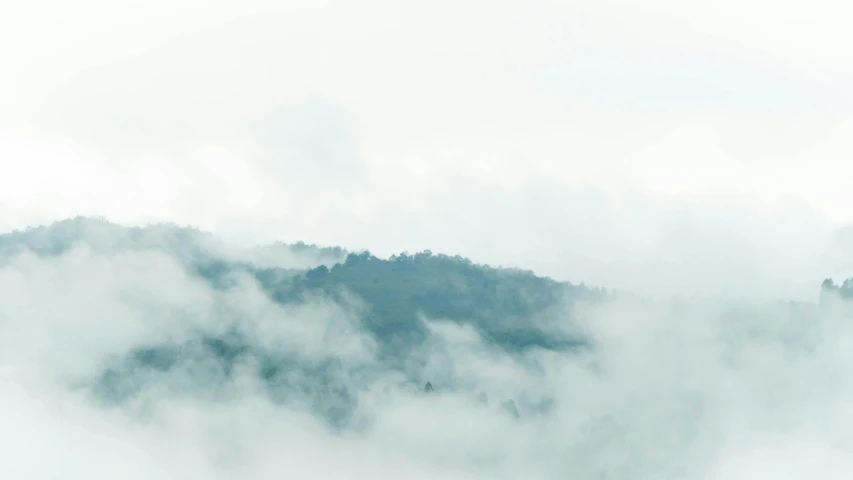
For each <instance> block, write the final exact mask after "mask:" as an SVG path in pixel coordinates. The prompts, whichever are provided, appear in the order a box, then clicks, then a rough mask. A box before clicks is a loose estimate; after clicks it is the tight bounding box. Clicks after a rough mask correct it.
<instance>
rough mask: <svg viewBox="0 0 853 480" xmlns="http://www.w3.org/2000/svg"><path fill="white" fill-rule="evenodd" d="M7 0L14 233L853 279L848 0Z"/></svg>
mask: <svg viewBox="0 0 853 480" xmlns="http://www.w3.org/2000/svg"><path fill="white" fill-rule="evenodd" d="M7 3H9V4H8V5H4V7H3V9H2V14H0V61H2V65H3V67H2V68H3V74H2V75H0V105H2V108H0V162H2V168H3V172H4V173H3V175H0V228H2V230H4V231H5V230H10V229H13V228H22V227H25V226H27V225H31V224H36V223H45V222H50V221H53V220H56V219H61V218H66V217H69V216H74V215H78V214H83V215H104V216H106V217H107V218H109V219H111V220H114V221H118V222H122V223H134V224H135V223H142V222H150V221H162V220H168V221H176V222H179V223H181V224H192V225H196V226H199V227H201V228H204V229H207V230H211V231H213V232H216V233H218V234H221V235H222V236H224V237H225V238H227V239H229V240H232V241H235V242H239V243H262V242H267V241H271V240H284V241H296V240H305V241H308V242H317V243H323V244H339V245H343V246H347V247H351V248H368V249H370V250H371V251H374V252H375V253H377V254H381V255H388V254H391V253H394V252H399V251H402V250H409V251H414V250H421V249H425V248H430V249H432V250H433V251H441V252H447V253H451V254H457V253H458V254H462V255H467V256H471V257H473V258H474V259H475V260H477V261H482V262H489V263H494V264H503V265H518V266H523V267H528V268H533V269H535V270H536V271H537V272H539V273H542V274H549V275H553V276H556V277H557V278H560V279H567V280H572V281H575V282H579V281H586V282H588V283H596V284H605V285H607V286H611V287H620V288H628V289H633V290H637V291H643V292H646V293H660V292H661V291H666V292H678V293H692V292H696V291H703V292H713V293H725V294H731V293H737V292H743V291H745V290H746V289H751V291H750V293H751V294H752V293H754V294H761V295H764V296H768V297H778V296H783V297H788V298H808V299H811V298H814V297H815V296H816V293H817V292H816V291H815V286H816V285H817V284H816V283H815V282H816V281H817V282H819V281H820V280H821V279H822V278H823V277H825V276H829V275H837V276H840V275H842V274H845V273H849V272H846V271H844V270H843V268H842V267H841V266H842V265H844V264H845V262H846V261H847V260H845V259H849V258H853V257H851V255H850V250H848V249H847V248H846V247H844V246H840V247H839V245H836V244H834V243H833V239H832V238H831V237H830V236H829V235H830V233H831V232H832V231H833V230H835V229H836V228H838V227H840V226H843V225H846V224H848V223H853V211H851V210H850V208H849V205H851V204H853V189H850V188H849V175H848V170H849V168H848V166H847V163H849V159H850V158H851V154H853V96H851V93H850V89H849V85H850V81H851V80H853V78H851V77H853V56H851V55H850V54H849V47H848V45H851V44H853V31H851V29H850V28H849V25H848V20H849V18H850V15H851V13H853V12H851V9H853V7H850V6H847V5H845V4H844V3H843V2H837V1H829V0H819V1H813V2H808V3H805V2H793V1H773V2H770V1H761V0H738V1H717V2H685V1H674V0H673V1H667V0H645V1H633V0H600V1H595V2H591V1H588V2H577V1H572V0H561V1H541V0H531V1H525V2H506V1H488V2H487V1H462V2H460V1H444V0H439V1H432V2H417V3H415V2H391V1H374V0H366V1H360V2H334V1H326V2H323V1H316V2H313V1H299V2H291V1H271V0H270V1H263V0H246V1H241V2H200V1H159V0H158V1H150V0H149V1H144V2H143V1H120V2H118V1H114V0H110V1H107V0H102V1H99V0H80V1H76V2H62V1H40V0H33V1H28V2H7ZM697 272H701V273H698V274H697Z"/></svg>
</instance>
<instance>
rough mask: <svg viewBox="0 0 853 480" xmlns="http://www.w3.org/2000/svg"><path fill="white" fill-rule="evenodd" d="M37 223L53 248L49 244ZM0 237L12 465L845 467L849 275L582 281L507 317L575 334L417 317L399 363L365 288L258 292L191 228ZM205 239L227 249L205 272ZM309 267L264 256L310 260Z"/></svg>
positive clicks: (752, 472)
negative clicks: (699, 291)
mask: <svg viewBox="0 0 853 480" xmlns="http://www.w3.org/2000/svg"><path fill="white" fill-rule="evenodd" d="M69 225H76V228H70V227H69ZM169 229H172V231H173V234H174V233H175V232H182V233H183V236H182V237H180V238H181V240H180V241H173V242H172V245H171V246H168V244H166V245H167V247H166V248H164V247H163V245H164V243H163V242H161V243H159V244H156V243H148V244H146V243H145V242H143V241H139V242H138V243H121V242H117V241H115V239H116V238H117V237H121V238H131V237H133V236H134V235H132V234H133V232H136V235H135V237H136V238H140V239H145V238H152V237H156V235H157V233H158V232H162V231H168V230H169ZM69 231H71V232H74V233H73V234H72V235H69V234H68V233H67V232H69ZM63 233H64V236H63ZM46 237H50V238H54V239H55V240H54V244H53V246H54V247H56V246H59V245H62V247H63V248H44V244H45V242H44V238H46ZM2 238H3V245H4V246H5V247H6V250H5V251H6V252H7V253H6V254H4V258H3V262H2V265H3V266H2V269H0V292H2V294H0V295H2V297H0V319H2V321H0V339H2V340H0V365H2V380H0V385H2V386H0V402H2V409H0V411H2V415H3V417H4V419H3V425H4V426H6V428H4V429H3V433H2V435H1V436H0V438H2V441H1V443H2V446H3V450H4V451H5V452H7V456H6V458H7V461H5V462H4V463H3V465H2V467H0V469H1V470H0V473H2V474H3V475H4V477H6V478H34V479H42V478H55V477H56V476H58V475H63V476H65V477H66V478H89V479H98V478H104V479H106V478H113V477H114V476H116V475H129V476H130V477H131V478H154V477H156V478H182V479H187V478H199V479H200V478H247V477H249V478H268V477H273V476H287V477H291V478H341V477H346V478H399V477H406V478H425V479H426V478H454V479H455V478H460V479H462V478H465V479H478V478H543V479H546V478H632V479H635V478H686V479H697V478H710V479H715V478H720V479H723V478H725V479H732V478H735V479H736V478H744V479H746V478H750V479H753V478H774V479H780V478H781V479H786V478H791V479H795V478H803V477H804V476H806V475H818V476H820V477H821V478H842V477H846V472H849V471H850V470H849V469H850V468H851V465H850V460H849V458H850V455H849V453H850V448H851V447H853V444H851V443H850V440H851V438H850V434H849V432H850V431H851V426H853V425H851V424H850V422H851V421H853V417H851V416H850V414H849V408H848V406H847V405H848V404H849V402H850V401H851V399H853V390H851V388H849V387H848V385H847V383H848V382H846V379H847V378H849V377H850V375H851V374H853V372H851V371H850V369H851V368H853V367H850V365H853V358H850V355H851V354H850V353H849V351H850V349H849V344H850V341H851V339H853V337H851V333H853V332H851V328H850V321H849V319H850V314H851V311H850V306H849V305H847V304H846V302H845V301H844V300H843V299H842V298H841V297H840V296H839V294H838V293H837V291H830V292H828V293H826V295H825V298H824V299H823V300H821V302H820V303H818V302H817V293H819V290H820V285H817V286H816V292H815V293H816V296H815V301H814V302H764V301H746V300H737V301H736V300H725V299H723V300H713V299H708V298H701V299H694V300H677V299H675V300H666V301H660V300H654V299H649V298H644V297H642V296H636V295H627V294H622V293H618V292H612V291H611V292H604V293H603V294H596V295H592V294H583V295H581V294H579V293H577V292H576V293H575V294H574V295H575V296H574V297H571V296H570V297H560V298H561V299H556V300H555V301H554V302H553V304H549V308H548V310H547V312H548V314H547V315H546V316H545V317H541V315H539V317H541V318H540V320H535V318H533V317H530V318H528V319H523V320H517V321H516V324H515V328H516V333H515V335H521V333H518V332H523V331H524V329H535V328H539V327H542V328H544V331H546V332H548V335H551V336H553V337H554V338H557V337H559V334H560V333H561V332H563V333H565V332H571V334H572V335H574V338H582V339H583V340H582V342H577V343H575V344H573V345H570V346H559V345H558V346H549V345H547V344H542V345H537V344H528V345H524V344H522V343H516V344H513V343H506V342H504V340H502V338H503V337H494V336H490V332H491V331H490V330H488V326H487V327H485V330H484V327H483V326H482V325H481V324H478V323H470V322H467V321H466V319H465V318H452V317H444V318H441V317H439V318H430V317H429V316H427V315H425V314H423V313H421V314H420V315H419V317H418V320H417V322H419V323H420V324H421V325H423V327H424V328H423V332H424V334H423V336H422V337H419V340H417V341H416V342H415V343H409V344H406V345H408V347H406V350H405V351H404V352H403V353H402V358H403V361H402V362H399V361H397V360H399V358H398V357H399V353H400V352H396V354H395V353H394V352H392V353H390V354H389V350H388V349H389V348H390V349H391V350H393V349H394V348H397V347H395V345H397V344H395V343H394V340H393V339H392V337H384V336H383V335H381V334H377V333H376V331H375V330H371V328H368V326H367V325H366V322H368V319H367V317H368V314H369V312H370V310H371V308H375V305H374V306H371V305H368V304H365V303H364V301H362V300H361V299H360V298H358V296H357V295H354V294H353V293H352V292H348V293H347V292H344V291H334V290H330V291H328V292H327V293H321V292H320V291H311V292H309V293H307V294H306V295H304V296H300V297H299V298H298V300H296V299H294V300H284V301H283V300H281V297H280V296H279V297H276V296H275V294H274V293H271V290H270V289H269V288H267V287H268V286H269V285H268V284H269V282H273V284H275V285H279V284H280V283H281V282H282V281H283V280H281V279H282V278H285V277H276V278H277V279H276V280H269V278H272V277H263V276H261V277H259V276H258V275H257V274H253V273H252V272H253V271H254V272H268V271H270V267H268V266H266V265H261V266H260V267H256V266H255V264H254V263H252V258H253V257H252V253H251V252H246V251H242V252H241V251H239V250H238V249H232V250H228V249H224V248H220V250H219V251H220V252H226V253H218V254H217V253H213V251H211V250H210V249H209V247H208V245H210V244H211V243H210V240H211V239H210V237H209V236H208V235H204V234H202V233H201V232H198V231H195V230H188V229H182V228H179V227H177V226H171V227H169V226H149V227H140V228H137V229H136V230H133V229H125V228H124V227H120V226H116V225H114V224H110V223H108V222H105V221H103V220H90V219H75V220H70V221H66V222H62V223H58V224H53V225H49V226H45V227H40V228H37V229H30V230H28V231H25V232H18V233H16V234H6V235H3V237H2ZM205 239H206V240H205ZM13 245H14V246H15V248H12V246H13ZM303 248H307V247H303ZM315 248H320V247H315ZM193 251H205V252H207V255H209V256H211V257H213V260H210V259H209V260H207V261H214V260H229V261H233V262H236V263H233V264H232V266H231V267H229V268H228V269H226V271H225V273H224V274H219V273H216V274H214V273H211V272H212V271H211V270H205V269H204V268H201V267H202V266H203V264H198V263H196V264H194V263H193V260H192V259H193V258H198V256H195V257H193V256H189V255H188V254H187V252H193ZM8 252H11V253H8ZM235 252H237V253H235ZM241 255H242V256H241ZM308 256H309V257H311V254H310V253H309V255H308ZM362 257H363V256H359V255H352V256H351V258H349V259H348V260H347V261H346V264H347V265H349V268H355V267H356V266H358V264H355V263H354V262H355V260H354V259H358V258H362ZM313 258H316V255H315V256H314V257H313ZM364 258H368V257H364ZM373 258H375V257H373ZM420 258H421V261H422V262H429V261H431V260H430V259H432V258H441V257H434V256H432V257H430V256H427V257H420ZM302 261H305V260H304V259H302V260H295V261H294V262H295V263H294V265H290V268H288V267H287V266H277V267H275V268H274V269H273V270H276V271H279V270H280V271H282V272H287V273H282V275H293V276H300V275H306V272H310V271H313V270H306V269H305V268H304V267H302V266H301V265H300V262H302ZM315 261H316V260H315ZM365 261H367V262H380V263H377V265H380V264H384V263H383V262H386V263H387V262H393V261H394V260H381V259H375V260H365ZM447 261H450V260H447ZM459 261H461V260H459ZM240 262H243V263H240ZM241 265H242V266H241ZM246 265H248V266H250V267H245V266H246ZM317 265H320V263H319V262H317ZM246 268H248V269H246ZM252 268H257V270H252ZM341 268H346V266H345V265H344V266H342V265H341V264H338V266H337V267H335V269H333V270H334V271H338V270H336V269H341ZM365 268H366V267H365ZM472 268H476V269H480V268H485V267H477V266H475V267H472ZM330 272H331V271H330ZM327 275H332V273H329V274H327ZM518 275H522V274H518ZM523 275H532V274H523ZM309 277H310V275H309ZM259 278H261V279H260V280H259ZM264 278H266V279H267V280H263V279H264ZM523 278H527V277H523ZM531 278H535V277H531ZM465 281H466V280H465V279H464V278H463V277H459V279H458V280H457V286H456V288H463V289H464V288H466V287H465V286H464V285H465V283H464V282H465ZM265 282H266V283H265ZM276 282H278V283H276ZM571 288H575V289H579V288H580V287H578V286H572V287H571ZM584 288H585V287H584ZM845 288H846V287H845ZM338 290H339V289H338ZM572 291H574V290H572ZM578 291H582V292H586V290H578ZM590 292H592V291H590ZM533 293H535V292H530V293H529V294H533ZM567 298H569V299H567ZM494 321H497V319H494ZM519 345H521V346H519ZM395 355H397V356H395ZM427 383H429V387H425V385H426V384H427Z"/></svg>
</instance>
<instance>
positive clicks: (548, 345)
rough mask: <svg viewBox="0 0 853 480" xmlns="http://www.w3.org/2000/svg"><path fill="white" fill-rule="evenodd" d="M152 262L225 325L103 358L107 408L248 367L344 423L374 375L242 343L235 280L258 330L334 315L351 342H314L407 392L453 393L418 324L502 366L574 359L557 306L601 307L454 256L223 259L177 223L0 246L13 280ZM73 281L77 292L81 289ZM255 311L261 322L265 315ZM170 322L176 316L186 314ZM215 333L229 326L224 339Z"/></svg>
mask: <svg viewBox="0 0 853 480" xmlns="http://www.w3.org/2000/svg"><path fill="white" fill-rule="evenodd" d="M152 252H153V253H155V254H158V255H165V256H166V257H168V258H169V259H171V260H173V261H174V263H175V264H177V265H180V266H181V268H182V269H183V270H184V272H185V273H186V274H188V275H189V278H195V279H197V280H202V283H203V284H206V285H207V287H208V289H209V292H210V295H212V296H213V298H220V297H221V302H222V305H223V307H222V309H219V307H217V309H218V310H217V311H216V312H217V313H216V315H218V316H220V317H222V318H225V320H223V319H222V318H219V319H215V320H216V321H214V322H213V325H214V326H215V328H210V329H205V328H201V329H200V330H198V333H197V335H196V336H195V337H194V338H191V339H189V340H187V339H186V338H183V339H175V340H173V341H157V342H153V343H147V344H143V345H139V346H137V347H134V349H133V350H131V351H127V352H125V353H124V354H123V355H121V356H120V357H119V358H111V359H104V362H105V363H104V366H103V373H102V374H101V375H100V377H99V378H98V379H97V380H94V381H93V388H94V390H93V391H94V392H97V395H98V396H99V397H100V398H102V399H104V400H107V401H111V402H116V401H118V402H121V401H124V400H125V399H128V398H130V397H133V396H135V395H138V394H139V393H140V392H142V391H144V389H145V386H146V385H150V384H158V382H167V381H168V382H174V381H176V380H175V379H177V378H181V379H183V380H181V383H180V385H181V386H180V388H182V389H183V388H192V389H202V390H210V389H213V390H217V389H221V388H224V387H223V386H227V385H228V384H229V382H231V380H230V379H231V378H232V374H233V371H234V368H235V367H236V366H238V365H242V366H246V365H254V366H255V367H254V368H256V370H255V372H256V375H257V378H258V379H259V380H261V381H262V383H263V384H265V385H266V386H267V388H268V389H269V393H270V395H271V397H272V398H274V399H275V400H276V401H280V402H285V403H287V402H293V401H296V400H294V399H299V401H300V402H303V403H304V404H305V405H307V407H306V408H309V409H310V410H311V411H313V412H315V413H316V414H318V415H319V416H321V417H322V418H325V419H326V420H329V421H330V422H331V423H333V424H338V425H342V424H345V423H346V422H347V421H348V419H349V416H350V415H351V414H352V412H353V411H354V410H353V409H354V408H355V406H356V405H357V403H358V400H357V391H358V388H359V387H358V385H360V384H361V385H366V384H368V383H369V381H368V380H367V379H365V378H364V377H363V375H367V374H368V373H369V371H370V370H371V369H376V368H378V367H377V366H376V365H374V366H373V367H370V368H368V369H367V370H365V369H364V368H365V367H357V366H353V365H352V364H349V363H347V362H345V361H343V360H342V359H340V358H337V357H336V356H335V355H337V354H335V353H334V352H335V349H334V348H331V349H330V351H331V352H333V356H332V357H324V358H319V359H318V358H313V357H311V356H310V355H309V356H308V357H306V356H305V355H304V352H303V353H300V351H301V350H300V347H299V346H298V345H296V344H291V345H290V346H289V347H287V346H283V347H282V346H274V345H270V344H268V343H266V342H265V341H264V338H262V336H263V334H260V336H259V332H258V331H251V328H252V327H251V325H252V322H251V321H249V322H245V321H242V320H241V319H240V318H236V317H239V316H241V315H242V316H251V315H253V313H250V312H252V311H253V310H252V309H251V305H252V302H254V300H246V301H247V302H248V303H247V304H246V305H249V307H245V306H241V305H236V306H235V305H233V303H229V302H233V300H229V299H230V298H234V297H229V295H230V293H229V292H232V290H235V289H236V290H235V291H236V292H237V293H234V295H237V296H238V297H239V295H244V294H243V293H241V292H240V290H239V289H240V285H241V283H240V282H241V281H245V279H246V278H247V277H248V278H249V279H253V280H254V281H255V283H256V285H257V286H258V288H259V289H260V292H262V293H263V294H265V296H266V297H267V298H268V299H269V301H270V302H271V303H272V304H273V305H278V306H279V307H281V310H280V311H279V312H273V314H272V316H271V317H270V316H267V317H265V318H264V322H269V321H270V320H271V321H272V322H273V323H275V322H276V321H277V320H276V316H277V315H278V316H280V317H279V318H280V319H281V320H280V321H281V322H283V323H286V322H290V323H289V324H288V327H287V328H291V329H293V328H295V327H293V325H292V322H293V321H294V319H293V316H292V315H291V313H289V312H294V311H297V312H299V311H301V312H316V310H312V308H316V306H317V305H331V306H337V307H334V308H333V309H332V311H333V312H334V311H340V312H342V314H348V315H354V316H355V317H357V319H358V322H357V326H356V327H355V328H356V330H355V331H353V332H351V333H346V332H344V333H340V332H337V331H335V328H338V327H334V328H333V329H331V330H328V328H329V327H323V328H326V329H327V330H325V331H324V332H323V333H321V338H326V337H330V336H331V337H333V338H337V339H338V340H336V341H341V340H340V339H341V336H342V335H343V336H344V337H346V336H347V335H351V336H353V337H362V336H364V335H367V336H368V337H369V338H372V339H373V342H374V343H375V345H376V349H375V355H376V361H378V362H379V364H378V365H381V366H382V367H381V368H382V369H384V370H385V371H396V372H398V373H399V375H400V376H401V378H404V379H407V381H409V382H412V385H415V386H417V385H420V388H423V385H424V384H425V382H426V381H429V380H432V381H433V382H437V383H436V385H437V387H436V388H452V386H453V384H454V381H453V379H452V378H450V377H447V378H441V377H438V378H436V377H425V375H426V373H424V372H425V370H424V364H423V363H419V362H423V355H421V356H420V357H418V355H417V354H416V353H417V352H418V351H421V352H422V353H423V348H425V345H427V344H428V342H429V341H430V338H431V336H432V333H431V330H430V328H429V326H428V325H429V322H432V321H439V322H449V324H455V325H459V326H463V327H469V328H471V329H473V331H475V332H477V333H479V335H480V337H481V338H482V339H483V341H484V342H485V344H486V345H488V346H489V348H497V349H500V350H502V351H504V352H505V353H509V354H511V355H513V354H516V353H521V352H524V351H528V350H530V349H546V350H567V349H574V348H577V347H579V346H582V345H584V344H585V340H584V339H583V338H581V337H579V336H578V334H577V333H572V329H571V328H566V325H568V324H570V323H571V322H570V318H569V313H568V312H569V306H570V305H571V304H572V303H573V302H576V301H578V300H588V301H597V300H600V299H603V298H605V297H606V296H607V295H608V293H607V292H605V291H604V290H602V289H597V288H589V287H586V286H583V285H573V284H570V283H565V282H558V281H555V280H553V279H550V278H544V277H539V276H537V275H535V274H534V273H533V272H529V271H523V270H517V269H506V268H494V267H489V266H486V265H477V264H475V263H473V262H472V261H470V260H468V259H465V258H462V257H458V256H454V257H451V256H447V255H442V254H432V253H431V252H429V251H425V252H420V253H416V254H413V255H409V254H400V255H395V256H392V257H391V258H388V259H382V258H378V257H376V256H373V255H371V254H370V253H369V252H366V251H364V252H360V253H351V252H348V251H346V250H344V249H343V248H338V247H318V246H314V245H308V244H305V243H297V244H293V245H285V244H275V245H272V246H265V247H257V248H253V249H236V248H232V247H229V246H228V245H226V244H224V242H221V241H220V240H218V239H217V238H216V237H214V236H213V235H210V234H207V233H204V232H200V231H198V230H195V229H191V228H184V227H179V226H176V225H152V226H148V227H133V228H128V227H122V226H119V225H115V224H112V223H109V222H106V221H103V220H97V219H87V218H75V219H72V220H66V221H62V222H57V223H54V224H52V225H49V226H42V227H36V228H31V229H28V230H26V231H19V232H12V233H8V234H4V235H0V264H2V265H6V266H8V265H10V264H12V266H13V268H15V266H14V262H16V261H17V260H16V259H19V258H20V255H21V254H27V255H35V256H37V257H39V258H40V259H42V261H44V262H48V263H50V262H55V261H59V262H61V261H63V260H62V259H63V258H64V257H65V256H67V255H81V256H82V257H83V258H84V259H85V258H87V257H86V256H87V255H88V256H91V257H94V258H95V261H96V262H100V263H103V259H119V257H120V256H122V255H127V254H130V255H134V254H137V253H145V254H151V253H152ZM99 259H100V260H99ZM119 260H120V259H119ZM119 263H120V262H119ZM134 265H138V264H134ZM163 280H164V281H166V280H169V279H163ZM75 281H76V282H80V283H81V284H83V285H85V283H86V281H87V279H86V278H77V279H75ZM239 298H246V297H245V296H244V297H239ZM152 301H155V302H156V299H153V300H152ZM241 301H243V300H241ZM235 308H236V309H235ZM335 308H337V310H335ZM223 312H224V313H223ZM263 312H264V313H263V314H264V315H268V312H269V310H264V311H263ZM165 313H166V314H169V315H171V313H169V312H168V311H167V312H165ZM176 315H177V317H178V318H182V317H181V316H182V315H186V313H184V312H177V313H176ZM323 315H324V314H323V313H322V311H321V312H320V313H317V314H315V313H309V314H303V316H298V315H297V317H298V318H297V321H299V322H303V323H304V324H305V329H308V330H310V329H311V328H314V327H315V325H316V324H317V323H322V322H324V321H326V320H324V318H323ZM189 320H190V323H193V324H195V325H200V324H203V322H202V323H199V322H192V319H189ZM223 321H225V322H226V323H227V322H231V323H232V326H231V327H230V328H225V329H223V328H222V322H223ZM247 326H248V328H249V330H246V328H247ZM298 330H299V329H298V328H297V330H296V331H297V332H298ZM80 334H81V335H82V334H85V332H80ZM312 338H315V339H316V337H312ZM315 341H316V340H315ZM321 341H323V342H325V341H326V340H321ZM346 341H348V340H344V343H346ZM285 343H287V342H285ZM344 354H345V352H341V355H344ZM200 365H203V366H204V368H203V370H202V371H199V370H198V369H199V368H200ZM182 372H183V373H182ZM365 372H368V373H365ZM188 385H189V386H188ZM306 395H307V396H308V398H307V399H306ZM531 408H534V409H535V408H538V407H535V406H533V407H531Z"/></svg>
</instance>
